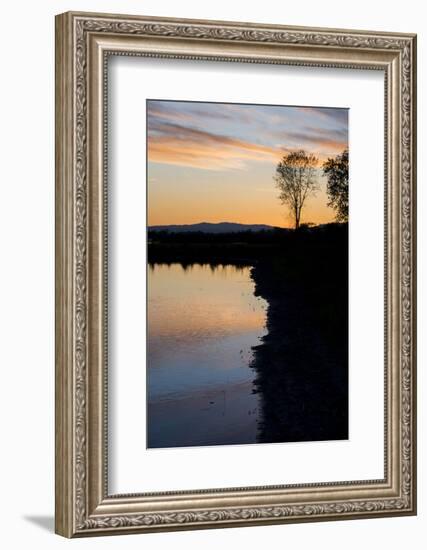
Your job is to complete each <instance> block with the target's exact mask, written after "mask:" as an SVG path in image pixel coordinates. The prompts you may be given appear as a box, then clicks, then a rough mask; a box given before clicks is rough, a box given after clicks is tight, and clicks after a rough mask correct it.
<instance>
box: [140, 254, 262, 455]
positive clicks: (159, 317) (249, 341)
mask: <svg viewBox="0 0 427 550" xmlns="http://www.w3.org/2000/svg"><path fill="white" fill-rule="evenodd" d="M250 270H251V267H250V266H247V265H243V264H242V265H223V264H217V265H215V264H210V265H208V264H194V263H192V264H178V263H171V264H151V265H150V267H149V270H148V369H147V372H148V376H147V387H148V426H147V428H148V447H176V446H190V445H219V444H238V443H253V442H255V441H256V439H257V430H258V423H259V402H258V396H257V395H256V394H255V393H254V392H253V388H254V386H253V381H254V370H253V369H251V368H250V364H251V363H252V360H253V352H252V347H253V346H255V345H257V344H259V341H260V339H261V338H262V337H263V336H264V335H265V334H266V328H265V323H266V308H267V303H266V301H265V300H263V299H262V298H260V297H256V296H255V295H254V283H253V280H252V279H251V276H250Z"/></svg>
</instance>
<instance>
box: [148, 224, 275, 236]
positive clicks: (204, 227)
mask: <svg viewBox="0 0 427 550" xmlns="http://www.w3.org/2000/svg"><path fill="white" fill-rule="evenodd" d="M274 229H276V228H275V227H273V226H272V225H264V224H259V223H258V224H245V223H231V222H220V223H208V222H202V223H193V224H190V225H152V226H149V227H148V231H169V232H170V233H192V232H193V233H194V232H200V233H242V232H243V231H254V232H256V231H273V230H274Z"/></svg>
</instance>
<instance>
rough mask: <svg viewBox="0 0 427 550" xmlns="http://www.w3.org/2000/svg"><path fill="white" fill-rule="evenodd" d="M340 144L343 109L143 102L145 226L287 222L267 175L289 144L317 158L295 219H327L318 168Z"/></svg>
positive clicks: (344, 131) (344, 140) (343, 142)
mask: <svg viewBox="0 0 427 550" xmlns="http://www.w3.org/2000/svg"><path fill="white" fill-rule="evenodd" d="M347 147H348V110H347V109H334V108H325V107H322V108H320V107H290V106H275V105H274V106H273V105H246V104H231V103H201V102H200V103H199V102H185V101H159V100H148V101H147V167H148V168H147V170H148V174H147V176H148V178H147V179H148V225H168V224H192V223H198V222H211V223H218V222H225V221H227V222H238V223H247V224H256V223H262V224H268V225H274V226H278V227H291V226H292V225H293V220H292V218H291V216H290V215H289V213H288V210H287V208H286V207H285V206H283V205H282V204H281V203H280V201H279V199H278V198H277V197H278V190H277V188H276V187H275V183H274V180H273V176H274V174H275V169H276V165H277V163H278V161H279V160H280V158H281V157H282V156H283V155H284V154H286V153H288V152H290V151H292V150H295V149H305V150H306V151H307V152H309V153H313V154H314V155H316V156H317V157H318V158H319V169H318V171H317V172H318V176H319V183H320V191H318V192H317V194H316V196H315V197H310V198H309V199H308V200H307V202H306V205H305V207H304V209H303V212H302V220H301V222H302V223H308V222H311V223H315V224H318V223H327V222H330V221H333V220H334V217H335V215H334V211H333V210H332V209H331V208H328V207H327V196H326V179H325V178H324V176H323V175H322V173H321V169H320V166H321V164H322V163H323V161H324V160H326V159H327V158H328V157H333V156H335V155H337V154H339V153H341V152H342V151H343V150H344V149H345V148H347Z"/></svg>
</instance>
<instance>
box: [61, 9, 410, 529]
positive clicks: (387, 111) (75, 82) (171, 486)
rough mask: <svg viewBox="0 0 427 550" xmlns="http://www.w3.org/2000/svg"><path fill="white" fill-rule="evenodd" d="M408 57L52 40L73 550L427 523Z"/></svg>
mask: <svg viewBox="0 0 427 550" xmlns="http://www.w3.org/2000/svg"><path fill="white" fill-rule="evenodd" d="M415 90H416V37H415V35H411V34H401V33H383V32H366V31H352V30H332V29H312V28H303V27H284V26H278V25H256V24H249V23H236V22H219V21H195V20H178V19H163V18H149V17H137V16H124V15H108V14H89V13H71V12H69V13H65V14H62V15H58V16H57V18H56V236H57V238H56V532H57V533H58V534H60V535H63V536H65V537H80V536H91V535H106V534H125V533H135V532H148V531H163V530H179V529H201V528H209V527H228V526H234V527H235V526H249V525H261V524H273V523H288V522H302V521H320V520H335V519H337V520H338V519H353V518H374V517H384V516H399V515H411V514H415V513H416V461H415V459H416V431H415V420H416V418H415V411H416V406H415V397H416V392H415V313H416V312H415V303H416V301H415V290H416V273H415V267H416V262H415V250H416V241H415V238H416V235H415V175H416V174H415V170H416V166H415V150H416V147H415V144H416V142H415V118H416V116H415V115H416V103H415V101H416V94H415Z"/></svg>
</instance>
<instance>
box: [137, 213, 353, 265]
mask: <svg viewBox="0 0 427 550" xmlns="http://www.w3.org/2000/svg"><path fill="white" fill-rule="evenodd" d="M343 233H346V224H335V223H331V224H327V225H323V226H317V227H308V226H301V227H300V229H299V230H298V231H294V230H289V229H279V228H278V229H274V230H271V231H257V232H255V231H242V232H239V233H218V234H212V233H203V232H185V233H184V232H183V233H173V232H168V231H152V232H151V231H149V232H148V261H149V262H150V263H153V262H159V263H172V262H181V263H187V264H188V263H212V264H214V265H215V264H219V263H224V262H225V263H230V262H231V263H243V264H246V265H254V264H255V263H257V262H258V261H260V260H262V259H266V258H272V257H277V256H278V255H279V256H280V255H282V254H294V253H298V251H299V250H301V252H303V251H304V250H305V249H306V248H307V247H312V246H314V247H317V246H320V247H322V246H325V245H327V246H329V247H330V246H334V242H335V241H337V239H338V240H340V239H341V235H342V234H343Z"/></svg>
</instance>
